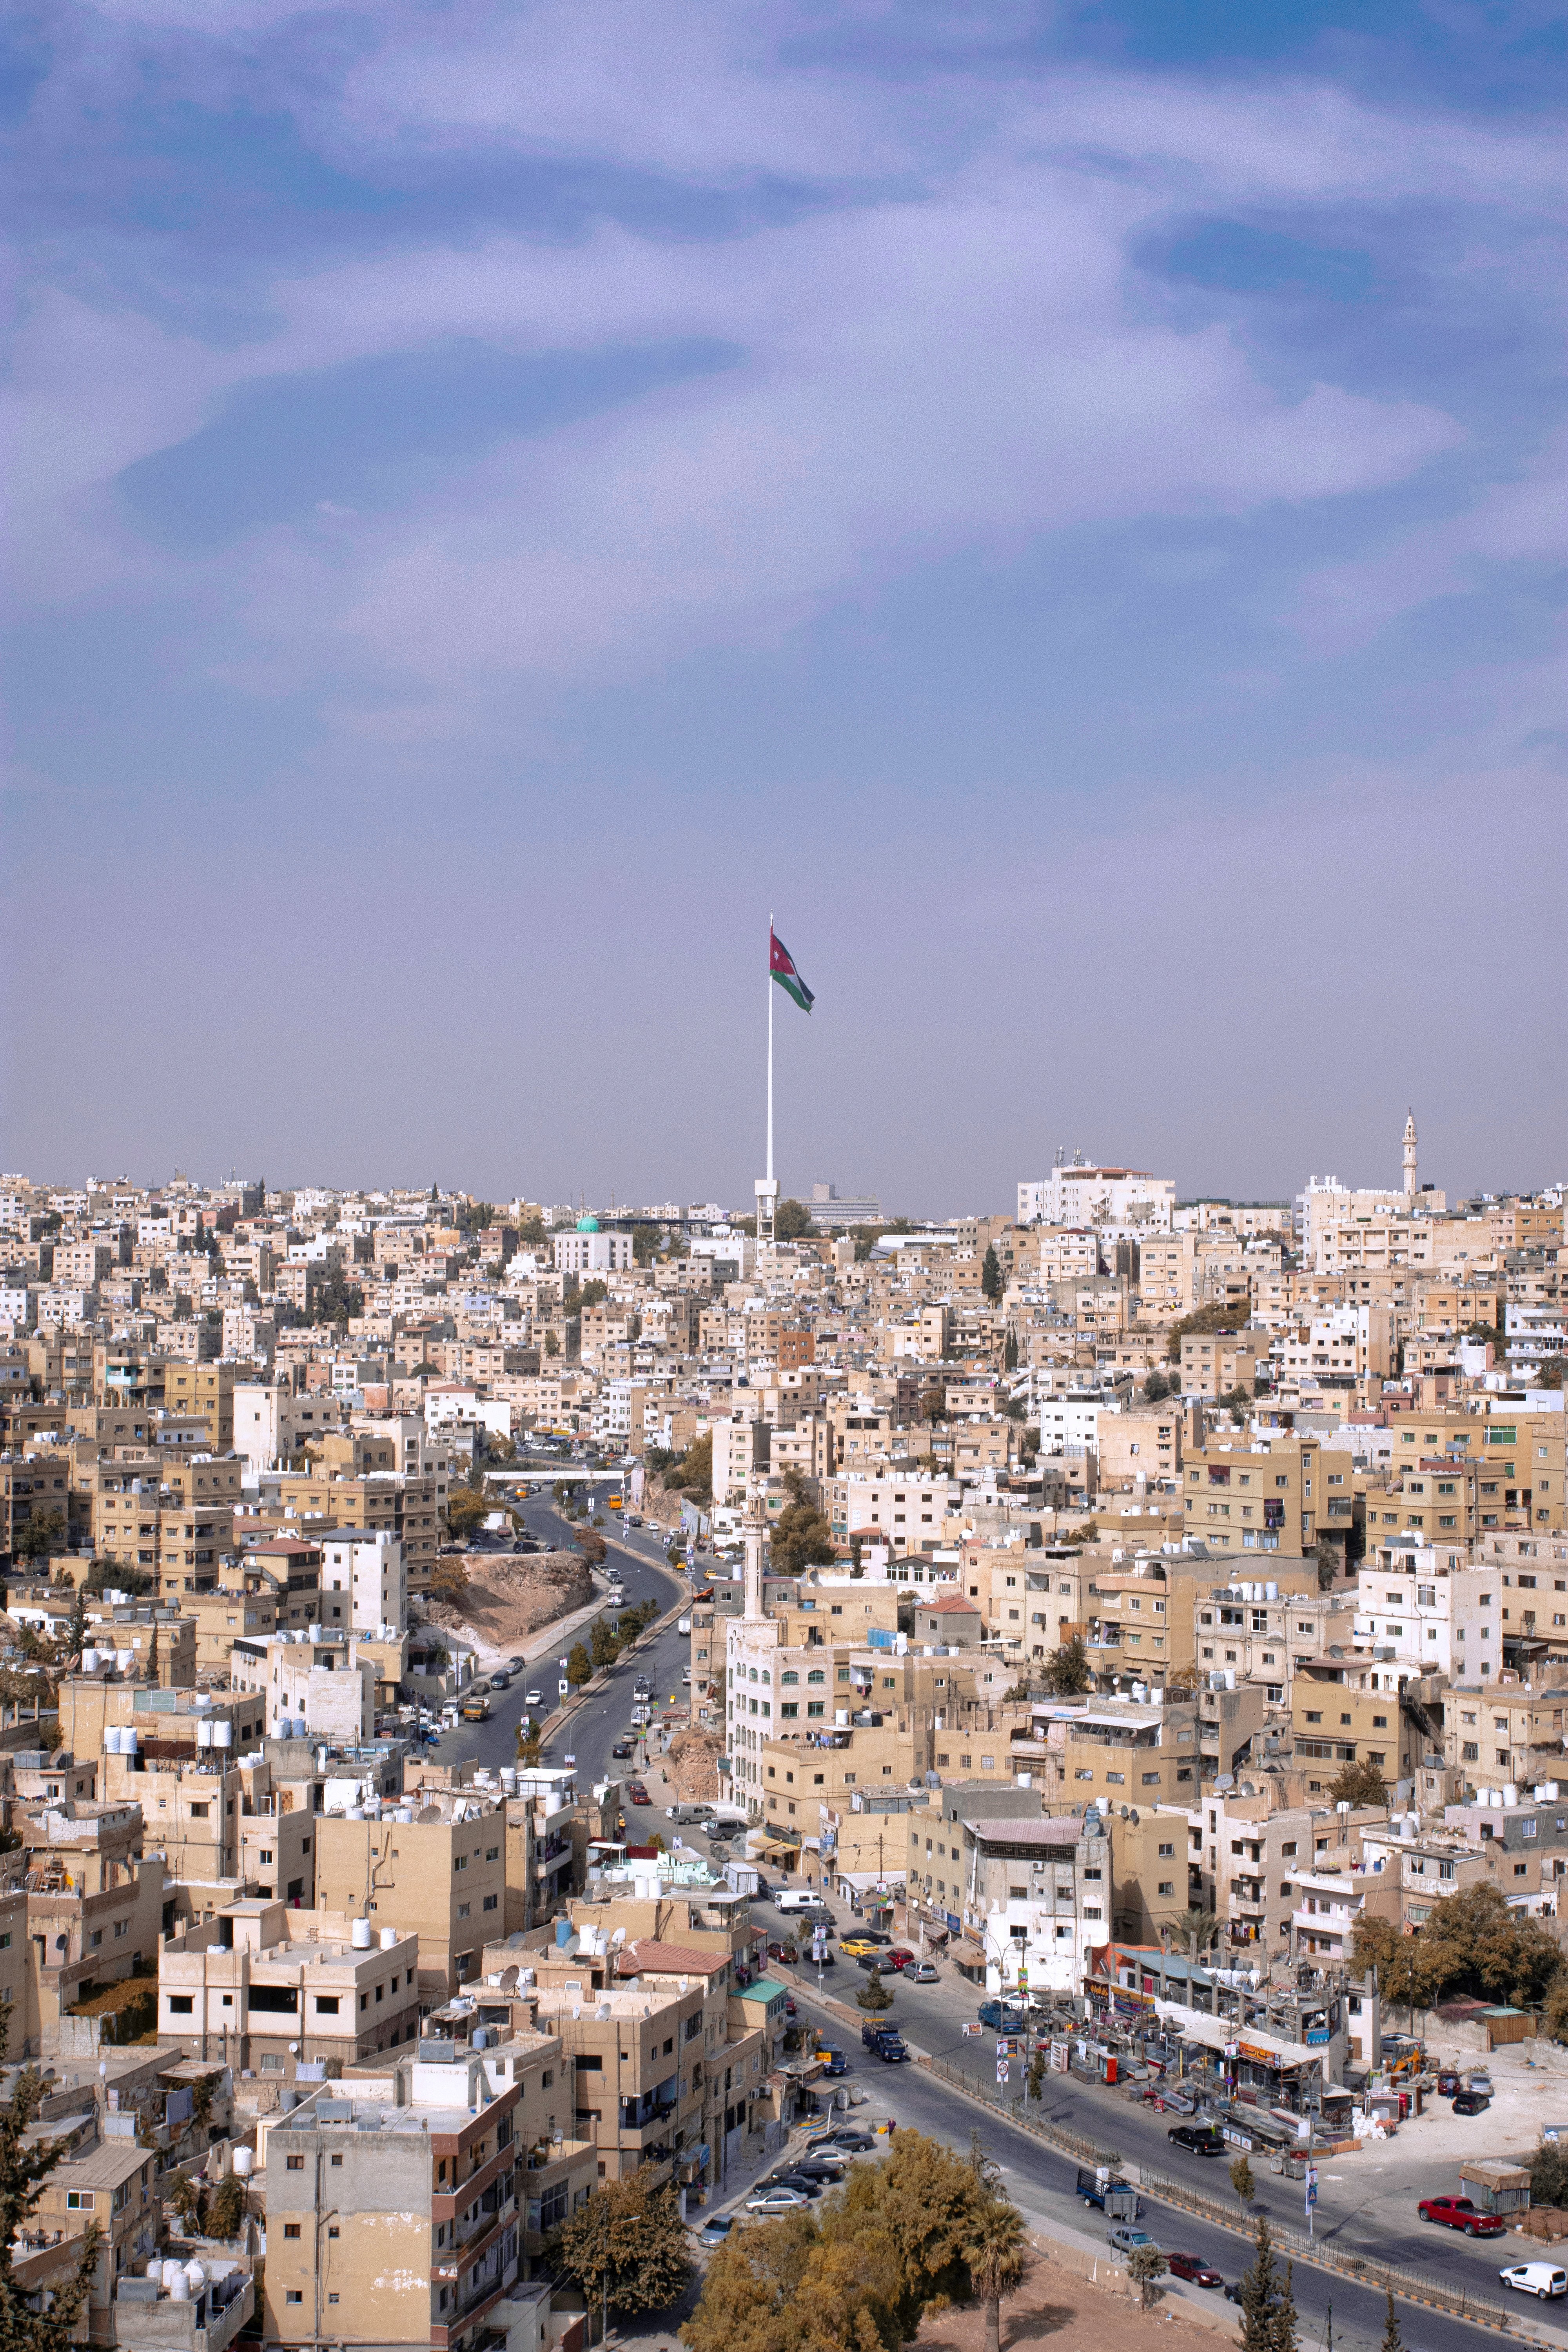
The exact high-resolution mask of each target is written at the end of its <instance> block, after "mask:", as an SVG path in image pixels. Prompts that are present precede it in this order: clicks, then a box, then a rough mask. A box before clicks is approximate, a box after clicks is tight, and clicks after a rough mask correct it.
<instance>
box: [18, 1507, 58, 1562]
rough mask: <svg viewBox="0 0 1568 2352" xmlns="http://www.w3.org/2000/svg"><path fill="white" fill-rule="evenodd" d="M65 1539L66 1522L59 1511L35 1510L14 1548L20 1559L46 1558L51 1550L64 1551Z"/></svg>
mask: <svg viewBox="0 0 1568 2352" xmlns="http://www.w3.org/2000/svg"><path fill="white" fill-rule="evenodd" d="M65 1541H66V1523H65V1519H64V1517H62V1515H61V1514H60V1513H59V1512H58V1511H33V1512H31V1513H30V1514H29V1516H28V1517H27V1519H26V1523H25V1525H24V1526H23V1528H22V1532H21V1534H20V1535H19V1536H17V1537H16V1541H15V1542H14V1544H13V1546H12V1549H13V1550H14V1551H15V1552H16V1557H17V1558H18V1559H47V1556H48V1554H49V1553H50V1552H56V1551H63V1550H64V1549H65Z"/></svg>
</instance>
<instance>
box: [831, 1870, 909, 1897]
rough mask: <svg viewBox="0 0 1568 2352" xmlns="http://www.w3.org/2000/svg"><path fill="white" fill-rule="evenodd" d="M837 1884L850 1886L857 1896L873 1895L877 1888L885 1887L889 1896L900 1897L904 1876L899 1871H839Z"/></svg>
mask: <svg viewBox="0 0 1568 2352" xmlns="http://www.w3.org/2000/svg"><path fill="white" fill-rule="evenodd" d="M838 1884H839V1885H840V1886H852V1887H853V1888H854V1889H855V1891H856V1893H857V1894H858V1895H866V1894H874V1893H875V1891H876V1889H877V1888H878V1887H879V1886H885V1887H886V1888H887V1890H888V1892H889V1895H901V1894H902V1893H903V1888H904V1874H903V1872H902V1871H901V1870H841V1871H840V1872H839V1874H838Z"/></svg>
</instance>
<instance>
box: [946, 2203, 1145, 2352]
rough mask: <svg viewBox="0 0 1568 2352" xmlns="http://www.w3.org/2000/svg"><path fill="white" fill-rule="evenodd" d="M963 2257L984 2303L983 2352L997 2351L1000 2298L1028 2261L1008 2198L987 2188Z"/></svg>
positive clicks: (1013, 2288)
mask: <svg viewBox="0 0 1568 2352" xmlns="http://www.w3.org/2000/svg"><path fill="white" fill-rule="evenodd" d="M963 2259H964V2261H965V2262H966V2263H967V2264H968V2265H969V2283H970V2285H971V2287H972V2288H973V2291H974V2294H975V2296H976V2297H977V2299H978V2300H979V2301H980V2302H981V2303H983V2304H984V2305H985V2352H1001V2346H1002V2305H1003V2301H1004V2299H1005V2297H1006V2296H1007V2295H1010V2294H1016V2293H1017V2291H1018V2289H1019V2287H1020V2286H1021V2285H1022V2284H1023V2283H1024V2271H1025V2268H1026V2263H1027V2261H1028V2256H1027V2254H1026V2251H1025V2243H1024V2217H1023V2215H1022V2214H1021V2213H1020V2212H1019V2210H1018V2209H1017V2207H1016V2205H1015V2204H1014V2203H1013V2201H1012V2200H1011V2199H1010V2198H1007V2197H1003V2196H999V2195H998V2194H997V2193H996V2191H995V2189H991V2193H990V2194H989V2195H988V2196H987V2198H986V2200H985V2202H984V2204H983V2205H982V2206H981V2208H980V2210H979V2211H978V2213H977V2214H976V2215H975V2217H974V2221H973V2234H972V2235H971V2237H970V2240H969V2242H968V2244H967V2245H966V2246H965V2247H964V2249H963ZM1161 2259H1162V2262H1163V2256H1162V2258H1161Z"/></svg>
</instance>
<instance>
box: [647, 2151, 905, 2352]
mask: <svg viewBox="0 0 1568 2352" xmlns="http://www.w3.org/2000/svg"><path fill="white" fill-rule="evenodd" d="M634 2178H635V2176H634ZM821 2247H822V2240H821V2233H820V2231H819V2230H818V2227H817V2223H816V2217H815V2216H814V2215H813V2214H811V2213H809V2212H798V2213H783V2214H780V2215H779V2217H778V2218H777V2220H776V2221H771V2222H770V2223H769V2225H768V2227H767V2228H766V2229H765V2230H744V2229H742V2230H732V2231H731V2233H730V2235H729V2237H728V2238H727V2239H726V2241H725V2242H724V2243H723V2245H721V2246H720V2247H719V2248H718V2249H717V2250H716V2252H714V2254H713V2257H712V2260H711V2261H710V2263H709V2264H708V2267H707V2270H706V2272H705V2273H704V2274H703V2280H702V2293H701V2296H700V2299H699V2301H698V2305H697V2308H696V2310H695V2311H694V2312H693V2313H692V2314H691V2316H690V2317H689V2319H688V2320H687V2321H686V2323H685V2325H684V2326H683V2327H682V2328H681V2331H680V2335H681V2340H682V2342H683V2343H684V2344H685V2345H686V2347H688V2352H785V2347H792V2352H793V2347H794V2346H795V2344H796V2342H797V2341H798V2338H797V2336H796V2332H795V2331H796V2326H797V2324H798V2321H799V2318H800V2315H801V2290H802V2286H803V2284H804V2281H805V2273H806V2270H807V2267H808V2265H809V2264H811V2263H814V2262H815V2261H816V2260H817V2259H818V2257H819V2255H820V2252H821ZM851 2250H853V2249H852V2242H851ZM887 2270H888V2273H889V2276H888V2279H887V2281H886V2286H887V2292H888V2295H889V2303H890V2302H891V2300H892V2299H893V2297H895V2296H896V2294H897V2292H898V2282H897V2276H896V2273H895V2272H894V2268H893V2264H892V2263H891V2260H890V2258H889V2261H888V2263H887ZM868 2352H872V2347H868Z"/></svg>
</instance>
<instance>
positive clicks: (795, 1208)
mask: <svg viewBox="0 0 1568 2352" xmlns="http://www.w3.org/2000/svg"><path fill="white" fill-rule="evenodd" d="M810 1231H811V1211H810V1210H809V1209H808V1208H807V1207H806V1205H805V1202H804V1201H781V1202H779V1204H778V1207H777V1208H776V1209H775V1210H774V1212H773V1238H774V1240H775V1241H781V1242H798V1241H804V1240H805V1236H806V1234H808V1233H810Z"/></svg>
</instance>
